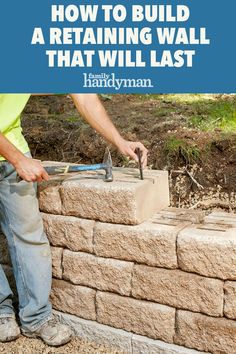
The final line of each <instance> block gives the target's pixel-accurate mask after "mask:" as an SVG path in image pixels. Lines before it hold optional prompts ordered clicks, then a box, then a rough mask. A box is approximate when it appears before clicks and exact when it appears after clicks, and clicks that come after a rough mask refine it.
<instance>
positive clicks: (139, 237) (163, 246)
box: [94, 215, 189, 268]
mask: <svg viewBox="0 0 236 354" xmlns="http://www.w3.org/2000/svg"><path fill="white" fill-rule="evenodd" d="M188 224H189V223H188V222H183V221H178V220H170V219H164V218H163V217H161V218H160V217H158V216H156V215H155V217H153V218H152V219H150V220H149V221H147V222H144V223H142V224H141V225H136V226H127V225H114V224H105V223H96V225H95V229H94V252H95V253H96V254H97V255H99V256H102V257H112V258H117V259H124V260H127V261H135V262H138V263H144V264H148V265H150V266H158V267H165V268H177V266H178V264H177V254H176V238H177V235H178V233H179V231H180V230H182V229H183V228H184V227H185V226H187V225H188Z"/></svg>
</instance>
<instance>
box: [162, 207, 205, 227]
mask: <svg viewBox="0 0 236 354" xmlns="http://www.w3.org/2000/svg"><path fill="white" fill-rule="evenodd" d="M159 216H160V217H163V218H165V219H174V220H181V221H189V222H191V223H193V224H200V223H201V222H203V221H204V218H205V212H204V211H202V210H190V209H183V208H166V209H163V210H161V211H160V212H159Z"/></svg>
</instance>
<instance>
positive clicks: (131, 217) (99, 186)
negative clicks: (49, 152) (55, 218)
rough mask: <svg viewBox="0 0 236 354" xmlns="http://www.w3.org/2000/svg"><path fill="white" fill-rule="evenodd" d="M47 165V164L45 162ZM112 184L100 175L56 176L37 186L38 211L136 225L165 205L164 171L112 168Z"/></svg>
mask: <svg viewBox="0 0 236 354" xmlns="http://www.w3.org/2000/svg"><path fill="white" fill-rule="evenodd" d="M47 164H49V163H47ZM113 175H114V181H113V182H109V183H108V182H105V181H104V173H102V172H100V171H98V172H89V173H87V172H86V173H76V174H73V175H64V176H56V177H53V178H51V180H50V181H49V182H43V183H41V184H40V186H39V201H40V208H41V210H42V211H44V212H46V213H51V214H62V215H72V216H77V217H81V218H84V219H92V220H99V221H102V222H109V223H115V224H125V225H137V224H140V223H142V222H144V221H146V220H147V219H149V218H150V217H152V216H153V215H154V214H155V213H156V212H158V211H160V210H162V209H164V208H166V207H168V205H169V184H168V172H167V171H156V170H145V171H144V180H143V181H142V180H140V177H139V171H138V170H137V169H129V168H114V169H113Z"/></svg>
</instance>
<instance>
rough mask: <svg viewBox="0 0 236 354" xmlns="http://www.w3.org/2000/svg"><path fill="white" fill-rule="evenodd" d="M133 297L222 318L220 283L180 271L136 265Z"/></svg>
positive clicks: (216, 280)
mask: <svg viewBox="0 0 236 354" xmlns="http://www.w3.org/2000/svg"><path fill="white" fill-rule="evenodd" d="M132 295H133V296H134V297H136V298H139V299H140V298H141V299H146V300H151V301H156V302H158V303H161V304H165V305H169V306H173V307H176V308H182V309H187V310H192V311H195V312H203V313H206V314H208V315H211V316H222V315H223V296H224V293H223V281H221V280H218V279H209V278H205V277H201V276H199V275H196V274H190V273H186V272H182V271H180V270H168V269H160V268H159V269H157V268H152V267H147V266H137V265H136V266H135V267H134V274H133V280H132Z"/></svg>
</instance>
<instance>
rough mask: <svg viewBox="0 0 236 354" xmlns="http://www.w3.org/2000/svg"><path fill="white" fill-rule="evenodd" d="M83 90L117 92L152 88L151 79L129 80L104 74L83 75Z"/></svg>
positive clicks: (112, 74)
mask: <svg viewBox="0 0 236 354" xmlns="http://www.w3.org/2000/svg"><path fill="white" fill-rule="evenodd" d="M83 78H84V83H83V87H84V88H114V89H115V90H116V91H119V90H120V89H121V88H152V87H154V86H153V84H152V80H151V79H141V78H140V79H129V78H126V79H124V78H122V79H121V78H118V77H117V76H116V74H115V73H111V74H106V73H101V74H92V73H89V74H87V73H84V74H83Z"/></svg>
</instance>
